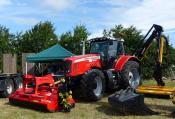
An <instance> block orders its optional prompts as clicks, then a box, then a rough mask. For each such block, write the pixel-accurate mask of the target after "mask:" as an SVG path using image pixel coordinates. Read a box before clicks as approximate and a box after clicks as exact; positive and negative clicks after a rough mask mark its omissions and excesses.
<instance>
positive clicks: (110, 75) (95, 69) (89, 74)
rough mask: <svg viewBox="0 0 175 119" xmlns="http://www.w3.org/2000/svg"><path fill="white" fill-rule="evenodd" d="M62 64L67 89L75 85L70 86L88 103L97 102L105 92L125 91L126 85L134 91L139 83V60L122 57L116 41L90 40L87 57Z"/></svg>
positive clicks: (128, 56)
mask: <svg viewBox="0 0 175 119" xmlns="http://www.w3.org/2000/svg"><path fill="white" fill-rule="evenodd" d="M65 61H66V64H67V72H66V77H67V79H70V80H69V81H70V84H71V87H72V85H74V84H76V85H74V86H73V87H76V88H78V89H79V90H81V91H82V92H83V94H85V96H86V97H87V98H86V99H88V100H94V101H95V100H99V99H101V97H102V95H103V93H104V91H105V90H106V89H107V90H114V89H117V88H123V89H125V88H127V87H128V86H129V85H130V86H131V87H132V88H134V89H136V88H137V86H138V85H139V84H140V82H141V78H140V69H139V60H138V59H137V57H135V56H130V55H126V54H125V51H124V47H123V40H120V39H113V38H107V37H100V38H94V39H91V40H90V54H86V55H80V56H73V57H69V58H66V59H65ZM77 82H79V83H77ZM77 84H80V85H79V86H78V85H77Z"/></svg>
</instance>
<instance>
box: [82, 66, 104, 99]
mask: <svg viewBox="0 0 175 119" xmlns="http://www.w3.org/2000/svg"><path fill="white" fill-rule="evenodd" d="M81 87H82V88H81V89H82V92H83V93H84V94H85V97H86V99H87V100H90V101H97V100H100V99H101V97H102V96H103V93H104V91H105V76H104V74H103V72H102V71H101V70H99V69H92V70H90V71H89V72H87V73H86V74H84V76H83V78H82V80H81Z"/></svg>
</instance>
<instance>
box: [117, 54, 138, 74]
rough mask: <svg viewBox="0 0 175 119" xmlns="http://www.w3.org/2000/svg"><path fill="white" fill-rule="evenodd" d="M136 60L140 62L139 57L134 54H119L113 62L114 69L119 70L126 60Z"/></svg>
mask: <svg viewBox="0 0 175 119" xmlns="http://www.w3.org/2000/svg"><path fill="white" fill-rule="evenodd" d="M129 60H130V61H136V62H140V61H139V59H138V58H137V57H135V56H130V55H121V56H120V58H119V59H118V60H117V62H116V64H115V68H114V69H115V71H116V72H119V71H121V70H122V68H123V66H124V65H125V64H126V62H127V61H129Z"/></svg>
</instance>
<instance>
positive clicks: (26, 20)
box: [11, 17, 39, 25]
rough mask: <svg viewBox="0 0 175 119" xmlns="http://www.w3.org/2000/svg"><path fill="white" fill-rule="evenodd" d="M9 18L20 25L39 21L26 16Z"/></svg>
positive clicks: (33, 23)
mask: <svg viewBox="0 0 175 119" xmlns="http://www.w3.org/2000/svg"><path fill="white" fill-rule="evenodd" d="M11 20H12V21H14V22H15V23H17V24H20V25H26V24H30V25H35V24H37V23H38V22H39V20H38V19H36V18H26V17H25V18H24V17H11Z"/></svg>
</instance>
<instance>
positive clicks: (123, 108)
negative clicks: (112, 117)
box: [108, 88, 157, 115]
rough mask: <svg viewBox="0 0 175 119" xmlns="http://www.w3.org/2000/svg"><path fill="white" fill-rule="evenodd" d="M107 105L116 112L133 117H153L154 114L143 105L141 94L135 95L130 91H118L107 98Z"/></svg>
mask: <svg viewBox="0 0 175 119" xmlns="http://www.w3.org/2000/svg"><path fill="white" fill-rule="evenodd" d="M108 102H109V104H111V105H112V107H114V108H115V109H116V110H117V111H118V112H121V113H124V114H133V115H153V114H157V113H156V112H154V111H152V110H151V109H149V108H148V107H147V106H146V105H145V104H144V96H143V94H138V93H135V92H134V90H132V89H129V88H128V89H126V90H120V91H118V92H116V93H114V94H112V95H111V96H109V97H108Z"/></svg>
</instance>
